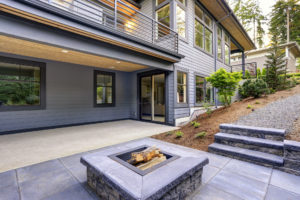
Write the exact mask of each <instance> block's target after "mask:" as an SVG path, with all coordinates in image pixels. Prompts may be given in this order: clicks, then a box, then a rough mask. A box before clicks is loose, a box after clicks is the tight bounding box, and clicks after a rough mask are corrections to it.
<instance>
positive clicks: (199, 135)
mask: <svg viewBox="0 0 300 200" xmlns="http://www.w3.org/2000/svg"><path fill="white" fill-rule="evenodd" d="M205 136H206V132H205V131H202V132H200V133H196V134H195V138H204V137H205Z"/></svg>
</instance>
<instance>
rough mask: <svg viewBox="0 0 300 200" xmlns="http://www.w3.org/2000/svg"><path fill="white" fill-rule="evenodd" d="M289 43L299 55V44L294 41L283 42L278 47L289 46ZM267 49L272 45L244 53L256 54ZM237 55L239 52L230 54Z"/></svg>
mask: <svg viewBox="0 0 300 200" xmlns="http://www.w3.org/2000/svg"><path fill="white" fill-rule="evenodd" d="M291 45H293V46H292V47H291V48H296V50H297V51H298V55H299V56H298V57H300V46H299V44H298V43H297V42H295V41H292V42H289V43H285V44H280V45H279V47H286V46H291ZM269 49H272V47H265V48H261V49H255V50H251V51H246V52H245V54H246V55H253V54H258V53H261V52H264V51H268V50H269ZM238 56H240V54H236V55H232V57H238Z"/></svg>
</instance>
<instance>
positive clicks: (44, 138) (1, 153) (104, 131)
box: [0, 120, 176, 199]
mask: <svg viewBox="0 0 300 200" xmlns="http://www.w3.org/2000/svg"><path fill="white" fill-rule="evenodd" d="M174 129H176V127H172V126H166V125H161V124H154V123H147V122H141V121H135V120H122V121H115V122H105V123H97V124H91V125H83V126H72V127H67V128H57V129H49V130H42V131H33V132H26V133H20V134H10V135H0V172H4V171H7V170H10V169H16V168H19V167H24V166H27V165H32V164H35V163H40V162H43V161H47V160H52V159H55V158H61V157H64V156H69V155H73V154H76V153H80V152H86V151H90V150H93V149H99V148H102V147H105V146H109V145H113V144H118V143H121V142H126V141H129V140H134V139H138V138H143V137H147V136H151V135H154V134H158V133H163V132H167V131H170V130H174ZM0 199H1V198H0Z"/></svg>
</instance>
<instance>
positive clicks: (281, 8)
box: [269, 0, 300, 45]
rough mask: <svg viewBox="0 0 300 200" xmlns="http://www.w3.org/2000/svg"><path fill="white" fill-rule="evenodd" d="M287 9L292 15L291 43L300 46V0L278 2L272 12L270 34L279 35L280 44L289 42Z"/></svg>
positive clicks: (280, 0)
mask: <svg viewBox="0 0 300 200" xmlns="http://www.w3.org/2000/svg"><path fill="white" fill-rule="evenodd" d="M287 8H289V13H290V41H297V42H298V44H299V45H300V0H287V1H286V0H278V1H277V2H276V4H274V6H273V9H272V12H271V21H270V29H269V32H270V34H271V35H278V39H279V43H280V44H283V43H286V42H287V11H286V10H287Z"/></svg>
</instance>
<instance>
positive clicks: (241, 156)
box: [208, 147, 282, 167]
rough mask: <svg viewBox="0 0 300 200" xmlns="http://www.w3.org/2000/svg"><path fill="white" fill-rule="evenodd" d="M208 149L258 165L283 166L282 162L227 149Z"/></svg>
mask: <svg viewBox="0 0 300 200" xmlns="http://www.w3.org/2000/svg"><path fill="white" fill-rule="evenodd" d="M208 151H209V152H211V153H214V154H218V155H222V156H226V157H230V158H234V159H238V160H242V161H246V162H250V163H253V164H257V165H262V166H265V167H274V166H278V167H281V166H282V164H279V163H273V162H270V161H268V160H261V159H256V158H252V157H251V158H249V157H247V156H245V155H240V154H237V153H235V154H233V153H231V152H227V151H220V150H217V149H215V148H210V147H208Z"/></svg>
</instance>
